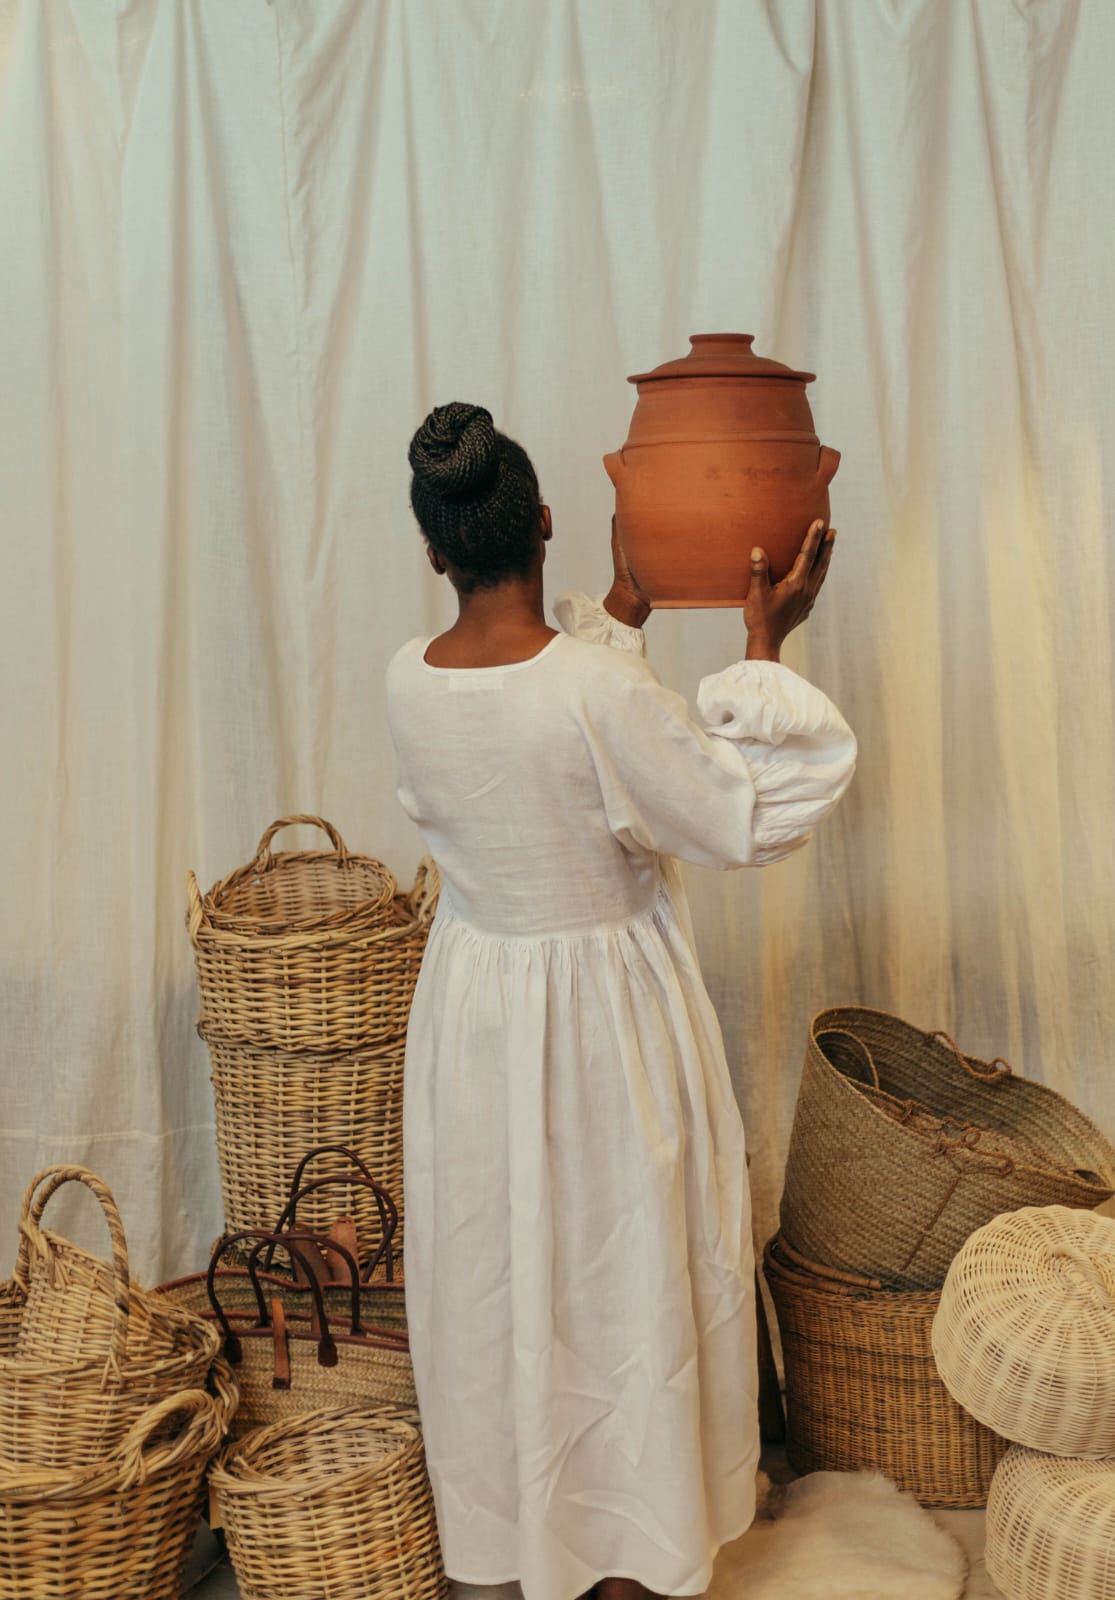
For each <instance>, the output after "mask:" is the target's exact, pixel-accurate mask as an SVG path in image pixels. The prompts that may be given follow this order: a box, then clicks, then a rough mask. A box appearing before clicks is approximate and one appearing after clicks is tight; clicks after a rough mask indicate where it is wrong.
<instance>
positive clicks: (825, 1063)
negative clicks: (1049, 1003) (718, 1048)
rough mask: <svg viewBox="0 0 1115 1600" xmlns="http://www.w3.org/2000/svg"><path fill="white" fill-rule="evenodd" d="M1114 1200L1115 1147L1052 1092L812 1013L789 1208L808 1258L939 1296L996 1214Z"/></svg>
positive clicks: (947, 1051) (849, 1019)
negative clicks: (964, 1250)
mask: <svg viewBox="0 0 1115 1600" xmlns="http://www.w3.org/2000/svg"><path fill="white" fill-rule="evenodd" d="M1113 1192H1115V1148H1112V1146H1111V1144H1110V1143H1109V1141H1108V1140H1107V1138H1106V1137H1105V1136H1104V1135H1103V1134H1102V1133H1101V1132H1100V1130H1099V1129H1098V1128H1097V1127H1096V1126H1095V1124H1094V1123H1093V1122H1091V1121H1090V1120H1089V1119H1088V1118H1087V1117H1086V1116H1085V1115H1084V1113H1083V1112H1081V1111H1078V1110H1077V1108H1076V1107H1075V1106H1073V1105H1072V1104H1070V1102H1069V1101H1067V1100H1065V1099H1064V1098H1063V1097H1062V1096H1061V1095H1059V1094H1056V1093H1055V1092H1054V1091H1053V1090H1052V1089H1047V1088H1045V1087H1044V1085H1042V1084H1038V1083H1033V1082H1030V1081H1029V1080H1027V1079H1025V1078H1018V1077H1015V1076H1014V1074H1013V1073H1012V1072H1011V1070H1010V1068H1009V1067H1008V1066H1007V1065H1006V1063H1005V1062H1002V1061H994V1062H990V1063H988V1062H983V1061H979V1060H977V1059H976V1058H975V1057H971V1056H965V1055H964V1054H963V1053H962V1052H961V1051H960V1050H959V1049H958V1047H957V1046H956V1045H955V1044H954V1043H953V1042H952V1040H951V1039H949V1038H948V1037H947V1036H946V1035H944V1034H940V1033H923V1032H922V1031H921V1030H920V1029H919V1028H915V1027H913V1026H912V1025H911V1024H910V1023H907V1022H902V1021H901V1020H900V1019H899V1018H897V1017H892V1016H889V1015H888V1014H887V1013H886V1012H882V1011H872V1010H869V1009H867V1008H866V1007H862V1006H839V1007H834V1008H833V1009H831V1010H828V1011H822V1012H820V1013H819V1014H818V1015H817V1016H816V1017H814V1019H813V1023H812V1026H811V1029H810V1036H809V1043H808V1047H807V1049H806V1053H805V1066H804V1069H803V1072H802V1080H801V1088H800V1090H799V1093H798V1101H797V1109H796V1112H795V1115H794V1125H793V1131H792V1133H791V1137H790V1150H789V1156H788V1158H787V1164H786V1180H785V1189H784V1192H783V1196H782V1208H781V1233H782V1237H783V1239H784V1240H785V1241H786V1242H787V1243H788V1244H790V1245H792V1246H793V1248H794V1249H795V1250H797V1251H799V1252H800V1254H801V1255H803V1256H804V1257H806V1258H807V1259H809V1260H813V1261H819V1262H825V1263H826V1264H827V1265H829V1266H832V1267H838V1268H840V1269H842V1270H844V1271H847V1272H852V1273H859V1274H861V1275H862V1276H864V1277H868V1278H877V1279H879V1280H880V1281H881V1282H883V1283H886V1284H889V1285H890V1286H891V1287H893V1288H896V1289H935V1288H939V1287H940V1285H941V1284H942V1283H943V1282H944V1278H945V1273H946V1272H947V1271H948V1267H949V1262H950V1261H951V1260H952V1258H953V1256H954V1255H955V1254H956V1252H957V1250H958V1249H959V1248H960V1246H961V1245H962V1244H963V1242H964V1240H965V1239H966V1238H967V1237H968V1235H969V1234H970V1233H972V1232H974V1230H975V1229H976V1228H979V1227H981V1226H982V1225H983V1224H984V1223H985V1222H988V1221H990V1219H991V1218H992V1217H993V1216H997V1215H998V1214H999V1213H1000V1212H1002V1211H1011V1210H1015V1209H1017V1208H1018V1207H1020V1206H1027V1205H1039V1206H1044V1205H1063V1206H1071V1207H1077V1208H1086V1209H1091V1208H1093V1207H1095V1206H1097V1205H1101V1204H1102V1203H1103V1202H1104V1201H1105V1200H1107V1199H1110V1197H1111V1195H1112V1193H1113Z"/></svg>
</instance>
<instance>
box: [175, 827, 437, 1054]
mask: <svg viewBox="0 0 1115 1600" xmlns="http://www.w3.org/2000/svg"><path fill="white" fill-rule="evenodd" d="M294 822H318V823H320V825H321V826H323V827H325V828H327V829H328V831H329V832H330V835H331V837H333V838H335V839H336V841H337V846H336V849H335V850H334V852H333V853H332V854H331V855H326V856H323V855H322V854H321V853H317V852H313V853H310V856H309V861H308V864H307V857H306V855H305V854H295V855H291V856H283V855H279V856H272V855H271V854H270V849H269V841H270V839H271V838H272V837H273V836H274V833H275V831H276V830H277V829H278V828H281V827H284V826H286V825H287V824H288V823H294ZM268 862H269V863H271V864H270V865H267V864H266V863H268ZM244 874H246V875H247V876H241V875H244ZM276 875H278V876H277V878H276ZM286 878H289V880H290V883H291V887H290V890H289V892H285V893H283V894H272V895H271V897H270V898H271V903H272V904H273V905H274V906H276V907H278V909H277V910H275V912H274V915H271V916H259V917H256V916H253V915H251V914H250V905H251V903H252V901H251V898H250V897H251V896H255V897H256V899H258V896H259V894H260V893H262V890H261V888H260V884H266V883H267V882H269V881H272V880H275V881H278V882H280V883H281V882H282V881H283V880H284V879H286ZM257 879H258V880H259V883H257V881H256V880H257ZM233 880H236V881H235V882H234V883H233ZM230 883H233V887H232V888H231V889H230V890H226V889H225V887H224V886H225V885H228V884H230ZM354 885H355V888H354ZM438 887H439V884H438V877H437V869H436V867H435V866H434V864H433V862H432V861H429V860H427V861H424V862H423V863H422V864H421V865H420V866H419V869H418V875H417V878H416V879H415V883H414V886H413V887H412V888H411V890H410V892H409V893H408V894H398V893H395V892H394V880H393V879H391V877H390V874H389V873H387V869H386V868H385V867H383V866H382V865H381V863H379V862H373V861H371V859H370V858H369V857H363V856H353V855H350V854H349V853H348V851H347V850H346V848H345V846H344V842H343V840H341V838H340V835H339V834H337V832H336V829H334V828H332V826H331V824H328V823H324V822H322V821H321V819H320V818H315V817H304V816H294V817H284V818H282V819H281V820H280V821H278V822H275V823H273V824H272V825H271V827H270V828H269V829H268V830H267V833H265V834H264V838H263V841H262V842H261V846H260V852H259V854H258V855H257V856H256V859H255V861H254V862H252V863H250V864H249V866H248V867H246V868H241V869H239V873H233V874H231V875H230V878H227V879H225V880H223V883H222V884H218V885H216V886H215V887H214V888H213V889H212V890H210V892H209V894H208V895H202V893H201V890H200V888H199V886H198V882H197V878H196V877H195V876H194V874H193V873H192V872H191V873H189V874H188V875H187V892H188V897H189V909H188V913H187V927H188V929H189V934H190V939H191V942H192V944H193V947H194V959H195V963H196V968H197V978H198V987H199V989H200V991H201V1022H202V1026H203V1029H204V1033H205V1037H206V1038H207V1039H208V1040H209V1042H210V1045H211V1046H212V1044H213V1041H214V1040H215V1039H220V1040H222V1041H224V1042H225V1043H226V1044H231V1043H239V1044H243V1045H255V1046H258V1047H260V1048H261V1049H264V1050H269V1051H283V1052H286V1053H288V1054H290V1053H294V1054H300V1053H309V1054H319V1055H339V1054H341V1053H343V1052H345V1051H355V1050H364V1049H367V1048H369V1047H371V1046H374V1045H379V1044H388V1043H391V1042H393V1041H396V1040H398V1039H399V1038H400V1037H401V1036H402V1035H403V1034H405V1032H406V1026H407V1019H408V1017H409V1015H410V1002H411V999H412V997H413V994H414V986H415V984H416V982H417V981H418V969H419V967H420V966H421V963H422V954H423V951H424V950H425V946H426V938H427V935H428V933H429V927H430V922H431V921H432V919H433V915H434V911H435V909H436V905H437V892H438ZM385 889H386V890H387V893H386V898H384V891H385ZM331 891H332V892H334V893H335V897H336V901H335V904H334V903H333V901H331V899H330V893H331ZM357 892H366V893H367V895H368V898H367V899H365V900H364V901H358V902H357V903H356V904H353V903H352V896H353V894H354V893H357ZM246 903H247V907H248V910H247V911H246V909H245V904H246ZM331 906H332V910H331V909H330V907H331ZM230 907H231V909H230Z"/></svg>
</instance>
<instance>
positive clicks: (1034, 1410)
mask: <svg viewBox="0 0 1115 1600" xmlns="http://www.w3.org/2000/svg"><path fill="white" fill-rule="evenodd" d="M933 1354H934V1356H935V1357H936V1360H937V1369H938V1371H939V1372H940V1374H941V1377H942V1379H943V1380H944V1382H945V1384H946V1385H947V1387H948V1389H949V1391H950V1393H951V1394H952V1395H953V1396H954V1397H955V1398H956V1399H957V1400H958V1401H959V1402H960V1404H961V1405H962V1406H963V1407H964V1408H965V1410H967V1411H970V1412H971V1414H972V1415H973V1416H974V1417H978V1419H979V1420H980V1421H981V1422H983V1423H986V1425H987V1426H988V1427H989V1428H993V1429H994V1430H995V1432H996V1433H999V1434H1002V1435H1003V1437H1004V1438H1006V1439H1012V1440H1014V1441H1015V1443H1017V1444H1022V1445H1027V1446H1029V1448H1030V1449H1032V1450H1040V1451H1043V1452H1046V1453H1048V1454H1051V1455H1059V1456H1093V1457H1098V1456H1115V1219H1113V1218H1111V1217H1101V1216H1097V1215H1096V1214H1095V1213H1094V1212H1091V1211H1072V1210H1069V1209H1068V1208H1066V1207H1065V1206H1047V1207H1045V1208H1044V1209H1038V1208H1034V1207H1027V1208H1026V1209H1024V1210H1022V1211H1009V1212H1006V1213H1005V1214H1004V1215H1003V1216H1001V1217H996V1218H994V1220H993V1221H991V1222H989V1223H987V1224H986V1226H985V1227H982V1228H980V1229H978V1230H977V1231H976V1232H975V1233H974V1234H973V1235H972V1237H971V1238H970V1239H969V1240H968V1241H967V1243H966V1244H964V1245H963V1246H962V1247H961V1249H960V1252H959V1254H958V1255H957V1257H956V1259H955V1261H954V1262H953V1264H952V1266H951V1267H950V1268H949V1274H948V1277H947V1278H946V1279H945V1286H944V1288H943V1290H942V1291H941V1304H940V1308H939V1310H938V1312H937V1315H936V1317H935V1318H934V1320H933ZM1112 1481H1113V1482H1115V1480H1112Z"/></svg>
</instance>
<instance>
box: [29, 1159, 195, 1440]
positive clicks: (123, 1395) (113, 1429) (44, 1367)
mask: <svg viewBox="0 0 1115 1600" xmlns="http://www.w3.org/2000/svg"><path fill="white" fill-rule="evenodd" d="M69 1183H80V1184H82V1185H84V1186H85V1187H86V1188H87V1189H89V1190H91V1191H92V1193H93V1194H94V1195H95V1196H96V1198H97V1200H98V1202H99V1204H100V1206H101V1209H102V1211H103V1212H104V1215H105V1220H106V1222H107V1223H108V1228H109V1234H110V1237H111V1241H112V1261H111V1264H109V1263H106V1262H104V1261H101V1260H100V1259H99V1258H98V1257H96V1256H94V1255H91V1254H90V1253H89V1252H87V1251H85V1250H82V1249H81V1248H79V1246H77V1245H75V1244H72V1243H71V1242H70V1241H69V1240H65V1239H61V1238H59V1237H58V1236H57V1235H56V1234H54V1233H51V1232H48V1231H47V1230H46V1229H45V1228H44V1227H43V1226H42V1218H43V1213H44V1211H45V1209H46V1207H47V1205H48V1204H49V1202H50V1200H51V1198H52V1197H53V1196H54V1195H56V1194H57V1193H58V1191H59V1190H60V1189H62V1188H63V1187H64V1186H65V1185H66V1184H69ZM19 1234H20V1239H19V1254H18V1257H17V1260H16V1265H15V1270H14V1273H13V1276H12V1278H11V1280H9V1282H8V1284H6V1285H5V1286H4V1290H3V1293H2V1295H0V1459H2V1460H3V1461H4V1462H7V1463H14V1462H18V1463H19V1464H20V1466H21V1467H28V1468H30V1467H32V1466H35V1467H39V1468H44V1469H51V1470H55V1471H59V1472H62V1471H67V1470H70V1469H76V1468H82V1467H85V1466H88V1465H89V1464H90V1463H91V1462H94V1461H96V1460H98V1459H99V1458H101V1457H103V1456H104V1455H105V1454H106V1453H107V1452H109V1451H111V1450H112V1449H113V1448H115V1446H116V1445H117V1444H119V1443H120V1441H121V1440H122V1439H123V1438H124V1436H125V1435H126V1434H127V1433H128V1432H129V1430H130V1429H131V1428H132V1426H133V1424H134V1423H135V1422H136V1421H137V1419H138V1418H139V1417H140V1416H141V1415H143V1414H144V1413H145V1412H146V1411H147V1410H149V1408H150V1407H152V1406H153V1405H156V1404H157V1403H158V1402H160V1401H162V1400H164V1399H166V1398H167V1397H169V1396H173V1395H174V1394H176V1393H177V1392H178V1391H180V1390H182V1389H190V1388H200V1387H202V1386H203V1385H204V1383H205V1380H206V1378H207V1376H208V1374H209V1370H210V1368H211V1367H212V1365H213V1362H214V1360H215V1359H216V1356H217V1351H218V1348H219V1345H220V1338H219V1335H218V1333H217V1332H216V1330H215V1329H214V1328H213V1327H212V1326H211V1325H209V1324H208V1323H206V1322H205V1321H204V1320H203V1319H201V1318H199V1317H197V1316H195V1315H192V1314H190V1313H189V1312H187V1311H186V1309H185V1308H176V1307H173V1306H171V1305H168V1304H167V1303H166V1302H164V1301H162V1300H160V1299H159V1298H158V1297H156V1296H155V1295H154V1294H152V1293H151V1292H150V1291H147V1290H143V1289H140V1288H138V1287H137V1286H136V1285H135V1283H134V1282H133V1281H132V1278H131V1274H130V1271H129V1265H128V1248H127V1241H126V1239H125V1236H124V1226H123V1223H122V1221H121V1219H120V1213H119V1211H118V1209H117V1207H116V1202H115V1200H114V1199H113V1196H112V1193H111V1191H110V1190H109V1189H108V1187H107V1185H106V1184H104V1183H103V1182H102V1180H101V1179H100V1178H98V1177H97V1175H96V1174H95V1173H93V1172H90V1171H88V1170H87V1169H86V1168H84V1167H68V1166H62V1167H48V1168H46V1169H45V1170H44V1171H43V1172H40V1173H38V1174H37V1176H36V1177H35V1178H34V1179H32V1181H31V1183H30V1184H29V1186H28V1188H27V1190H26V1193H25V1194H24V1197H23V1206H22V1210H21V1216H20V1229H19Z"/></svg>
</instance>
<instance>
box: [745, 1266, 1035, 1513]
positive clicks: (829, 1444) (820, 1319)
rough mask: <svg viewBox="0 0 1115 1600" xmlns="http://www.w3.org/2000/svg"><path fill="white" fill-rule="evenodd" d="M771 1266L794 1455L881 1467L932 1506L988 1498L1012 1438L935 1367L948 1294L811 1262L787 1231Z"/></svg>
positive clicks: (850, 1467)
mask: <svg viewBox="0 0 1115 1600" xmlns="http://www.w3.org/2000/svg"><path fill="white" fill-rule="evenodd" d="M763 1269H764V1272H765V1274H766V1278H767V1282H768V1284H769V1285H770V1291H771V1296H772V1298H773V1300H774V1306H775V1311H776V1312H777V1314H778V1325H779V1329H780V1331H781V1334H782V1354H783V1360H784V1363H785V1371H786V1425H787V1438H786V1454H787V1457H788V1459H789V1461H790V1464H791V1466H793V1467H794V1469H795V1470H796V1471H797V1472H801V1473H806V1472H854V1471H858V1470H873V1471H876V1472H882V1473H884V1474H885V1475H886V1476H887V1477H888V1478H891V1479H892V1480H893V1481H894V1482H895V1483H897V1484H898V1486H899V1488H901V1489H906V1490H909V1491H910V1492H911V1493H912V1494H913V1495H915V1496H916V1498H917V1499H918V1500H920V1501H922V1502H923V1503H924V1504H926V1505H935V1506H981V1505H983V1504H984V1502H985V1501H986V1499H987V1490H988V1486H989V1484H990V1482H991V1475H992V1473H993V1471H994V1469H995V1465H996V1462H997V1461H998V1460H999V1458H1000V1456H1001V1455H1002V1454H1003V1452H1004V1450H1005V1449H1006V1443H1005V1441H1003V1440H1001V1439H998V1438H996V1436H995V1435H994V1434H993V1433H991V1432H990V1430H989V1429H987V1428H984V1427H983V1426H981V1424H980V1423H978V1422H976V1421H975V1420H974V1419H973V1418H972V1417H970V1416H968V1415H967V1413H966V1412H965V1411H963V1410H962V1409H961V1407H960V1406H958V1405H957V1403H956V1401H955V1400H954V1399H953V1398H952V1396H951V1395H950V1394H949V1392H948V1390H947V1389H946V1388H945V1386H944V1384H943V1383H942V1382H941V1380H940V1378H939V1377H938V1375H937V1369H936V1366H935V1365H934V1362H933V1352H932V1350H931V1348H930V1329H931V1325H932V1321H933V1315H934V1312H935V1311H936V1309H937V1303H938V1296H937V1295H936V1294H933V1293H926V1292H920V1291H916V1292H908V1291H899V1290H894V1289H886V1288H883V1287H882V1286H881V1285H880V1284H879V1283H877V1282H876V1283H871V1282H869V1281H868V1280H866V1279H863V1278H857V1277H854V1276H853V1275H851V1274H845V1273H841V1272H834V1271H832V1270H830V1269H827V1268H825V1267H822V1266H819V1265H817V1264H815V1263H812V1262H807V1261H804V1260H802V1259H801V1257H799V1256H798V1255H797V1254H796V1252H795V1251H794V1250H793V1249H792V1248H791V1247H790V1246H788V1245H787V1244H786V1242H785V1241H784V1240H783V1239H782V1238H781V1236H778V1235H776V1236H775V1238H774V1239H772V1240H771V1241H770V1243H769V1244H768V1245H767V1247H766V1251H765V1253H764V1258H763Z"/></svg>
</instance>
